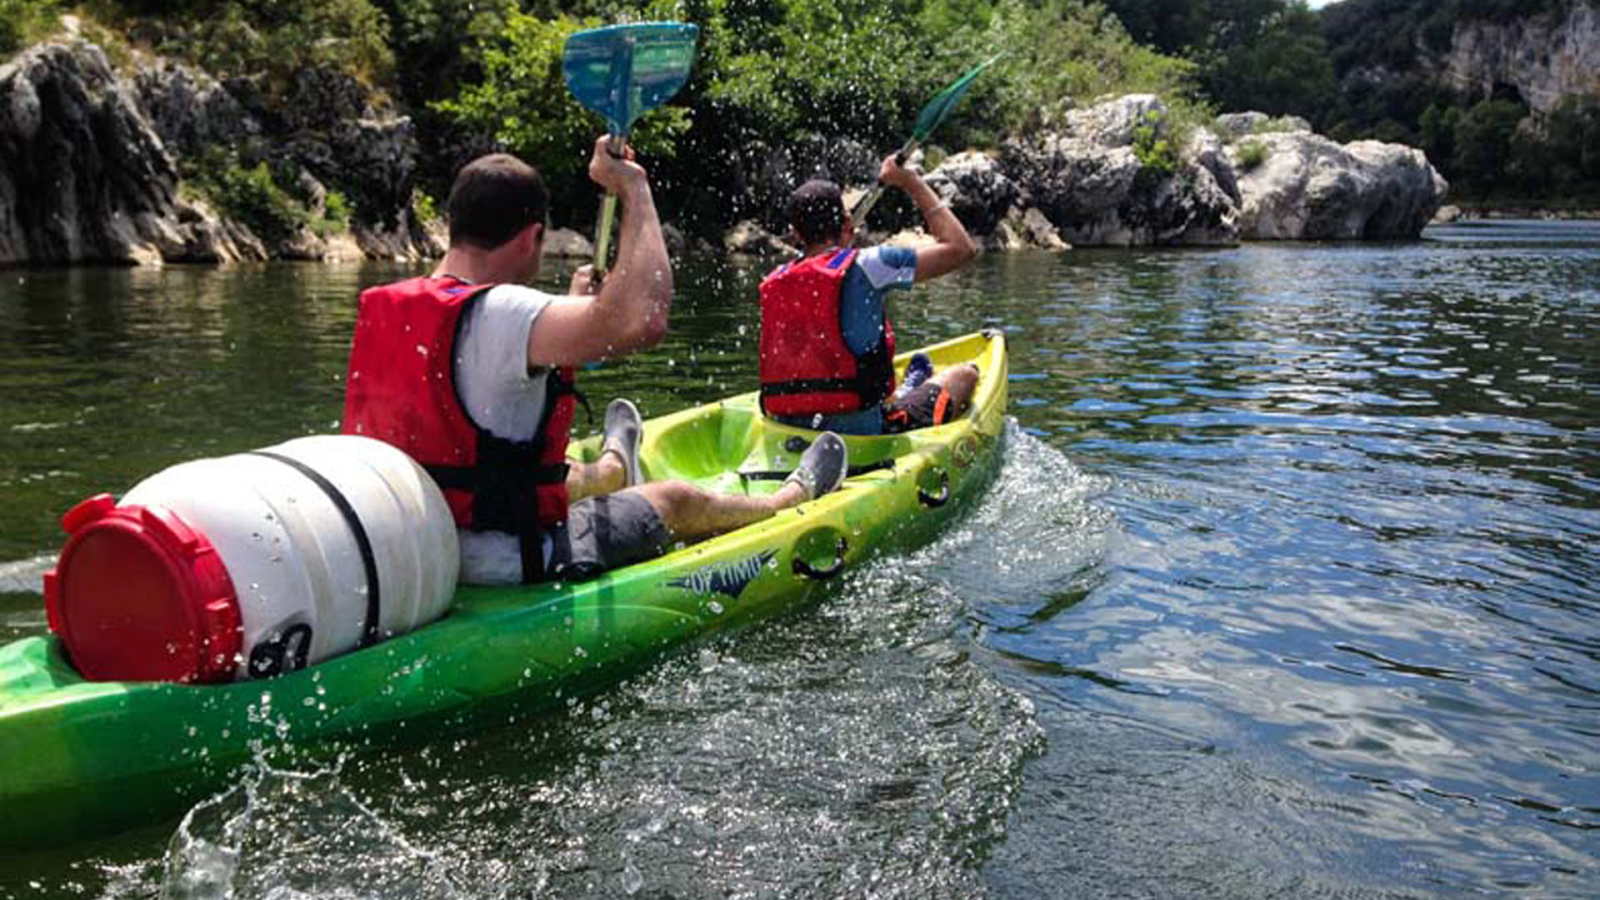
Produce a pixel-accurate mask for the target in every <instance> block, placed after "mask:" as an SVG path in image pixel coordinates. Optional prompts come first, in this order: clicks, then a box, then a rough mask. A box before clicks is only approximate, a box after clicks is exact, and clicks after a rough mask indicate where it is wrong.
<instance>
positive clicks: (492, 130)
mask: <svg viewBox="0 0 1600 900" xmlns="http://www.w3.org/2000/svg"><path fill="white" fill-rule="evenodd" d="M600 24H602V23H601V22H600V20H598V19H577V18H573V17H572V16H568V15H565V14H562V15H558V16H556V17H555V18H553V19H550V20H549V21H545V20H542V19H539V18H536V17H534V16H530V15H525V14H522V13H513V14H512V15H511V16H510V17H509V18H508V19H507V21H506V27H505V31H504V32H503V34H502V35H500V36H499V37H496V38H492V39H489V40H486V41H484V42H483V43H481V44H480V45H479V48H478V57H479V62H480V63H481V65H482V67H483V79H482V80H481V81H478V82H476V83H472V84H468V85H466V86H465V87H463V88H462V91H461V94H460V95H459V96H458V97H456V98H455V99H453V100H443V101H440V102H438V103H435V104H434V105H433V108H434V109H435V110H437V111H439V112H441V113H443V114H445V115H446V116H447V117H449V118H450V119H451V120H452V121H453V122H455V124H456V125H458V126H460V127H462V128H465V129H468V130H471V131H477V132H480V133H483V134H487V135H489V136H491V137H492V138H493V139H494V140H495V141H496V142H498V143H499V144H500V145H501V146H503V147H505V148H506V149H508V150H510V151H511V152H513V153H516V154H517V155H519V156H521V157H522V158H524V159H526V160H527V161H528V162H530V163H532V164H533V165H534V166H535V167H537V168H538V169H539V171H540V172H541V173H543V174H544V175H545V177H546V178H551V177H554V178H563V177H568V176H574V175H576V174H577V173H580V172H582V171H583V170H584V169H585V168H586V167H587V165H588V159H589V153H590V148H591V147H592V145H593V143H594V138H595V137H596V136H597V135H598V134H600V133H601V132H602V131H604V130H605V126H604V123H603V122H601V121H600V119H599V118H598V117H597V116H595V115H594V114H593V113H591V112H589V111H587V110H585V109H584V108H583V107H582V106H579V105H578V102H577V101H576V100H574V99H573V98H572V94H571V93H570V92H569V91H568V90H567V86H566V81H565V79H564V78H563V77H562V74H561V50H562V46H563V44H564V42H565V41H566V39H567V36H568V35H570V34H572V33H573V32H575V31H578V30H580V29H583V28H594V27H597V26H599V25H600ZM688 127H689V112H688V110H686V109H683V108H682V107H668V108H666V109H664V110H661V111H657V112H655V113H652V114H651V115H649V116H646V117H644V118H643V119H641V120H640V122H639V124H638V125H637V127H636V128H635V129H634V133H633V135H632V143H633V145H634V146H635V147H636V148H637V149H638V150H639V151H640V152H641V153H646V154H651V155H658V156H671V155H672V152H673V149H674V145H673V143H672V138H673V136H675V135H678V134H681V133H682V132H683V131H685V130H686V129H688Z"/></svg>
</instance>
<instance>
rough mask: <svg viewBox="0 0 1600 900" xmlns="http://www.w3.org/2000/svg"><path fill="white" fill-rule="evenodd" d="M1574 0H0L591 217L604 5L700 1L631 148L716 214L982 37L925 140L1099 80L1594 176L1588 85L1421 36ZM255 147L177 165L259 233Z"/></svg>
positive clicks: (1579, 188)
mask: <svg viewBox="0 0 1600 900" xmlns="http://www.w3.org/2000/svg"><path fill="white" fill-rule="evenodd" d="M1574 2H1582V0H1534V2H1531V3H1530V2H1526V0H1442V2H1439V3H1426V4H1424V3H1416V2H1407V0H1344V2H1342V3H1339V4H1335V5H1333V6H1331V7H1329V8H1328V9H1327V10H1324V11H1322V12H1320V13H1318V12H1313V11H1311V10H1310V9H1308V8H1307V6H1306V5H1305V3H1304V2H1303V0H1102V2H1093V0H834V2H829V3H817V2H814V0H637V2H630V0H478V2H475V3H470V4H467V3H459V2H456V0H194V2H190V3H184V4H171V3H166V2H161V0H82V2H78V3H73V2H71V0H0V53H9V52H11V51H14V50H16V49H18V48H19V47H21V46H23V45H25V44H26V43H27V42H29V41H33V40H37V39H39V38H41V37H42V36H44V35H45V34H47V33H48V32H49V31H50V30H51V29H52V28H54V27H57V26H56V25H55V24H54V23H56V22H57V20H58V18H59V15H60V14H61V13H63V12H73V13H76V14H78V15H79V16H80V17H82V18H84V19H85V20H86V21H87V22H89V23H91V24H94V25H96V26H97V28H96V30H94V31H92V32H91V33H92V34H93V35H96V36H102V35H103V36H106V37H107V38H108V39H114V40H118V41H121V42H124V44H125V46H124V47H122V48H121V52H120V55H119V52H118V50H117V48H112V52H113V58H114V59H117V58H129V57H137V56H138V53H139V51H148V52H150V53H154V54H160V55H164V56H170V57H175V58H179V59H182V60H185V61H188V62H190V63H193V64H195V65H197V66H198V67H200V68H202V69H204V70H205V71H206V72H209V73H211V74H212V75H214V76H216V77H217V78H219V79H221V80H222V81H223V82H224V84H225V85H226V86H227V89H228V91H229V92H230V93H232V94H234V95H235V96H237V97H239V98H240V101H241V102H242V103H244V104H245V106H246V107H247V108H248V109H249V110H250V111H251V112H252V113H253V114H256V115H257V117H258V118H261V119H263V121H264V122H266V125H267V127H268V128H269V130H293V129H294V128H295V127H298V126H297V125H296V117H295V115H294V108H295V107H296V105H304V104H305V103H306V102H307V97H306V94H305V91H304V85H303V81H304V73H306V72H324V73H333V74H334V75H337V76H341V77H346V78H347V79H351V80H353V81H354V82H355V83H358V84H359V85H361V86H362V89H363V90H365V91H366V92H367V100H366V101H365V102H367V103H369V104H371V105H372V106H373V107H374V108H387V109H390V110H394V111H397V112H401V113H404V114H406V115H409V116H411V117H412V118H413V120H414V121H415V123H416V129H415V139H416V141H417V144H418V145H419V146H420V148H421V158H420V161H419V168H418V171H417V173H416V174H417V176H418V180H419V184H418V187H419V188H420V192H419V193H418V194H417V196H418V197H420V198H422V202H423V205H425V206H426V205H428V203H429V202H430V201H428V200H427V198H429V197H440V196H443V195H444V193H445V191H446V190H447V187H448V179H449V176H450V174H451V173H452V172H453V171H454V169H455V168H456V167H457V166H458V165H459V164H460V163H461V162H463V161H464V160H465V159H467V158H469V157H470V156H472V155H475V154H477V153H480V152H482V151H484V150H486V149H489V148H491V147H496V146H500V147H506V148H509V149H512V150H515V151H516V152H519V153H521V154H523V155H525V156H527V157H528V158H530V159H531V160H532V161H534V162H535V163H537V164H538V165H539V166H540V167H541V169H543V170H544V171H545V172H546V174H547V175H548V176H549V180H550V182H551V187H552V189H553V190H554V192H555V193H556V195H557V208H558V209H559V210H578V209H579V207H582V210H581V211H578V212H576V214H577V215H578V216H580V217H586V216H587V215H588V206H589V205H590V204H588V203H587V202H583V201H585V198H589V197H591V196H592V190H591V189H590V186H589V185H588V184H587V183H586V179H585V178H584V175H583V171H582V169H583V162H584V153H585V152H586V149H587V146H588V142H589V140H590V139H591V137H592V135H593V134H594V133H596V132H597V131H598V130H599V123H598V122H597V121H596V120H594V118H593V117H592V116H591V115H589V114H588V113H586V112H584V111H583V110H581V109H579V108H578V107H577V106H576V104H575V103H573V101H572V100H571V99H570V97H569V96H568V95H567V92H566V90H565V88H564V86H563V84H562V81H561V74H560V65H559V61H560V52H561V46H562V41H563V40H564V39H565V37H566V35H568V34H570V33H571V32H572V31H574V30H577V29H579V28H583V27H589V26H592V25H595V24H599V23H601V22H609V21H621V20H628V19H650V18H678V19H685V20H689V21H694V22H696V23H699V24H700V26H701V29H702V32H701V43H700V52H699V57H698V60H697V63H696V66H695V70H694V76H693V78H692V80H691V81H690V83H689V84H688V85H687V86H686V88H685V89H684V90H683V91H682V92H681V94H680V95H679V96H678V97H677V98H676V99H675V100H674V101H673V103H672V105H671V106H669V107H668V108H667V109H665V110H663V111H661V112H658V113H656V114H654V115H652V116H650V117H648V118H647V119H646V120H645V121H644V122H643V123H641V127H640V129H639V131H638V133H637V135H636V145H637V147H638V149H639V151H640V153H641V154H642V155H643V157H644V158H645V160H646V161H647V162H648V164H649V165H650V166H651V168H652V171H653V172H654V173H655V174H656V176H657V181H658V185H659V189H660V192H661V193H662V195H663V197H664V200H665V202H666V203H668V204H670V205H671V206H672V207H673V209H674V213H675V217H676V218H677V219H678V220H679V221H680V222H681V223H682V224H684V225H687V226H689V227H691V228H696V229H699V230H702V231H707V232H709V231H713V230H715V229H717V228H719V227H723V226H726V225H727V224H729V223H730V222H731V221H733V220H734V219H736V218H738V217H741V216H744V215H747V214H748V213H749V210H746V209H741V208H740V204H741V203H746V202H748V197H749V193H748V191H745V190H743V185H744V183H746V182H748V181H750V180H751V179H754V178H756V177H758V175H759V173H760V171H761V170H762V168H763V166H765V165H766V164H767V162H768V160H769V158H770V155H771V154H772V153H774V152H775V151H778V150H781V149H782V148H785V147H790V146H795V145H797V144H798V143H802V142H806V141H812V142H815V141H816V140H818V139H821V140H822V141H824V142H827V141H834V140H845V139H848V140H849V141H853V142H856V143H857V144H859V145H861V146H864V147H868V148H874V149H875V150H877V151H886V150H888V149H889V148H891V147H893V146H894V145H896V144H897V143H898V142H899V141H900V140H901V139H902V137H903V133H904V131H905V129H906V128H907V126H908V124H909V122H910V121H911V120H912V119H913V117H914V116H915V114H916V110H917V109H918V107H920V105H921V104H922V103H923V102H924V101H925V100H926V99H927V98H928V97H929V96H931V95H932V94H933V93H934V92H936V91H937V90H938V88H939V87H940V86H942V85H943V84H944V83H946V82H947V81H948V80H949V79H951V78H952V77H954V75H955V74H957V73H958V72H960V71H961V70H963V69H964V68H966V67H967V66H969V65H971V64H972V63H974V62H976V61H977V60H979V59H981V58H983V57H984V56H986V55H988V54H989V53H992V52H996V51H1000V50H1004V51H1006V53H1007V58H1006V61H1005V62H1004V63H1003V64H1002V65H1001V66H1000V67H997V68H996V70H995V71H994V72H993V73H992V74H991V75H986V76H985V77H984V78H983V79H981V80H980V81H979V82H978V83H977V85H976V87H975V88H974V90H973V92H972V94H971V95H970V98H969V100H968V101H967V103H966V104H965V105H964V106H963V107H962V108H961V110H960V111H959V112H958V113H957V115H956V116H955V117H953V118H952V119H951V120H950V121H949V122H948V123H946V124H945V125H944V126H943V127H942V128H941V131H940V133H939V134H938V135H937V137H936V142H937V143H940V144H944V145H947V146H951V147H953V148H959V147H961V146H965V145H968V144H976V145H980V146H993V145H995V144H996V143H998V142H999V141H1000V140H1001V139H1003V138H1004V137H1006V136H1009V135H1016V134H1026V133H1030V132H1033V131H1036V130H1038V129H1040V128H1048V127H1050V126H1052V125H1055V124H1057V123H1059V121H1061V117H1062V115H1063V114H1064V113H1065V112H1066V111H1067V110H1069V109H1071V108H1073V107H1074V106H1076V105H1081V104H1083V103H1085V102H1087V101H1089V100H1091V99H1093V98H1096V97H1100V96H1103V95H1106V94H1114V93H1129V92H1140V93H1146V92H1148V93H1156V94H1159V95H1162V96H1163V97H1164V98H1165V99H1166V100H1167V102H1168V106H1169V107H1170V108H1171V109H1172V111H1173V112H1172V117H1173V120H1174V121H1173V123H1170V124H1174V125H1176V126H1177V129H1176V130H1174V129H1172V128H1166V129H1164V130H1163V132H1162V134H1161V135H1159V136H1158V135H1156V131H1155V129H1153V128H1152V129H1148V130H1149V134H1147V135H1145V137H1147V138H1149V140H1147V141H1146V142H1145V143H1146V144H1148V146H1145V145H1141V147H1142V152H1143V154H1144V155H1145V156H1148V157H1150V158H1151V159H1152V160H1154V161H1155V162H1157V163H1160V162H1165V161H1168V157H1171V156H1173V155H1174V154H1175V152H1176V149H1175V148H1176V147H1178V146H1181V144H1182V138H1183V133H1182V128H1183V127H1184V126H1185V125H1187V124H1193V123H1195V122H1198V121H1201V120H1203V119H1204V118H1205V117H1206V116H1208V115H1209V113H1210V111H1211V110H1242V109H1256V110H1261V111H1264V112H1266V113H1269V114H1272V115H1289V114H1294V115H1299V116H1303V117H1305V118H1307V119H1309V120H1310V121H1311V122H1312V123H1313V124H1314V125H1316V126H1317V127H1318V128H1319V129H1320V130H1323V131H1325V132H1327V133H1329V134H1331V135H1332V136H1334V137H1336V138H1339V139H1351V138H1356V137H1377V138H1380V139H1385V140H1398V141H1403V142H1406V143H1410V144H1413V145H1417V146H1421V147H1423V148H1424V149H1425V150H1426V151H1427V152H1428V154H1429V156H1430V158H1431V159H1432V160H1433V162H1434V163H1435V164H1436V165H1438V166H1439V167H1440V169H1441V170H1443V171H1444V172H1445V174H1446V175H1447V177H1449V178H1451V179H1452V181H1454V182H1455V183H1456V184H1457V186H1458V188H1459V189H1460V190H1463V191H1465V192H1466V193H1467V194H1469V195H1473V194H1476V195H1485V194H1489V193H1491V192H1493V191H1501V192H1507V191H1509V192H1512V193H1518V194H1522V195H1525V196H1549V195H1554V194H1562V195H1565V196H1573V195H1580V196H1581V195H1584V194H1586V193H1587V194H1600V100H1597V99H1596V98H1592V97H1590V98H1574V99H1571V100H1569V101H1568V102H1567V103H1566V104H1564V105H1563V106H1561V107H1559V108H1557V109H1556V110H1554V111H1552V112H1550V113H1549V114H1546V115H1541V116H1538V117H1536V118H1535V119H1533V120H1531V121H1530V120H1529V111H1528V108H1527V105H1526V103H1525V102H1524V101H1523V100H1522V98H1520V97H1518V96H1516V95H1515V93H1514V92H1508V91H1506V90H1504V89H1501V90H1498V91H1493V92H1491V93H1490V94H1489V95H1487V96H1464V95H1456V94H1453V93H1451V92H1450V91H1449V90H1448V89H1447V88H1446V87H1444V86H1443V85H1442V83H1441V82H1440V81H1439V80H1438V78H1437V75H1436V73H1435V72H1434V71H1433V70H1432V69H1430V68H1428V66H1426V65H1425V64H1423V63H1422V62H1419V60H1418V53H1417V48H1418V47H1428V48H1434V49H1435V50H1436V51H1439V52H1442V50H1441V49H1440V48H1448V46H1449V45H1450V42H1451V39H1452V38H1451V35H1452V34H1453V31H1452V29H1453V28H1455V27H1456V26H1457V23H1459V22H1460V21H1462V20H1463V19H1479V20H1489V21H1498V20H1504V19H1507V18H1510V17H1522V16H1527V15H1530V14H1532V13H1533V12H1537V11H1556V12H1559V11H1560V10H1561V9H1564V8H1565V7H1566V6H1567V5H1569V4H1571V3H1574ZM113 36H114V37H113ZM275 111H276V112H275ZM285 111H287V112H285ZM279 126H282V128H281V129H279ZM217 159H220V157H218V158H217ZM213 161H215V160H213ZM263 161H266V162H268V164H269V165H268V167H267V168H266V169H265V170H263V169H261V168H260V164H261V163H262V162H263ZM272 165H273V164H272V161H271V160H264V159H263V158H262V154H260V153H258V152H255V151H252V150H251V149H250V148H243V150H242V151H241V150H240V148H233V151H232V155H230V156H228V158H227V159H226V160H222V161H221V162H219V163H218V164H217V165H214V166H209V167H208V166H206V165H205V164H204V161H203V160H202V161H195V160H187V161H182V163H181V166H182V168H183V169H184V171H185V175H186V176H187V177H190V178H191V180H194V181H196V182H197V183H200V184H199V185H198V186H200V187H202V188H203V189H205V190H207V191H209V192H210V193H211V195H212V196H213V197H215V198H217V199H219V200H220V201H221V202H222V203H223V205H225V206H229V207H235V208H240V209H250V210H254V211H255V213H257V214H258V215H257V218H258V219H260V220H262V221H264V222H266V223H267V227H268V229H269V230H270V229H271V228H273V227H275V225H283V226H285V227H288V226H289V225H292V224H294V220H296V218H297V214H296V213H295V212H294V210H293V209H292V207H293V205H294V204H295V203H297V202H298V201H297V199H296V197H295V196H294V193H295V188H294V184H293V178H292V177H290V176H291V174H292V173H288V172H278V171H276V170H274V169H273V167H272ZM263 171H264V172H265V173H266V174H265V175H263V174H262V173H263ZM332 186H334V187H338V188H341V189H345V190H346V192H347V195H348V196H349V197H350V198H351V199H352V201H353V202H354V206H355V209H356V211H357V213H358V214H359V213H360V212H361V211H362V210H367V211H368V212H370V211H371V210H370V207H371V206H372V204H371V202H370V201H369V200H368V196H367V195H368V194H370V193H371V192H370V191H363V190H361V189H360V188H359V187H358V186H346V185H332ZM308 214H309V211H308Z"/></svg>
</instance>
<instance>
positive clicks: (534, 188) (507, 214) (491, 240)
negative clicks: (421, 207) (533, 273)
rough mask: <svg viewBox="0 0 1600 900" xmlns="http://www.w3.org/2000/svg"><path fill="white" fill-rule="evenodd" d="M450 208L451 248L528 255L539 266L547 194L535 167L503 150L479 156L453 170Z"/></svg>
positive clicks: (548, 210)
mask: <svg viewBox="0 0 1600 900" xmlns="http://www.w3.org/2000/svg"><path fill="white" fill-rule="evenodd" d="M448 208H449V215H450V246H451V247H452V248H455V247H463V248H471V249H474V250H479V251H485V252H487V251H501V250H505V251H507V252H511V251H514V252H516V253H517V254H518V255H519V256H521V255H525V254H531V256H532V259H531V260H529V261H528V263H527V264H528V265H529V266H530V267H531V268H532V269H534V270H537V268H538V256H539V250H540V249H542V245H543V240H544V225H545V217H546V216H547V215H548V214H549V212H550V193H549V191H546V190H545V187H544V179H542V178H540V177H539V173H538V171H537V170H535V169H534V168H533V166H530V165H528V164H527V163H525V162H523V161H522V160H520V159H517V158H516V157H515V156H511V155H509V154H506V153H492V154H490V155H488V156H480V157H478V158H477V159H475V160H473V161H472V162H470V163H468V164H467V165H466V166H464V167H462V169H461V171H460V172H457V173H456V180H455V184H453V185H452V186H451V187H450V200H449V204H448ZM530 226H537V227H533V228H531V230H530ZM513 242H517V243H515V244H513Z"/></svg>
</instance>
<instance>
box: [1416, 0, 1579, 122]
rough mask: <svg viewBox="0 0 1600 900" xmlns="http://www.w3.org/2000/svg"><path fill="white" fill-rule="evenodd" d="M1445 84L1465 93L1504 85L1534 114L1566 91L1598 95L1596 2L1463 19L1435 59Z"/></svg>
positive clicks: (1487, 92)
mask: <svg viewBox="0 0 1600 900" xmlns="http://www.w3.org/2000/svg"><path fill="white" fill-rule="evenodd" d="M1437 65H1438V67H1439V69H1440V72H1441V76H1442V78H1443V80H1444V81H1445V83H1447V84H1449V85H1450V86H1451V87H1452V88H1455V89H1456V90H1457V91H1460V92H1462V93H1464V94H1467V95H1469V96H1479V97H1486V96H1489V95H1490V94H1491V93H1492V92H1493V91H1494V89H1495V88H1496V87H1497V86H1498V85H1510V86H1511V87H1514V88H1515V89H1516V90H1517V93H1518V94H1520V95H1521V96H1522V100H1523V102H1524V103H1526V104H1527V105H1528V108H1529V109H1531V110H1533V111H1534V112H1536V113H1548V112H1550V111H1551V110H1553V109H1555V107H1556V105H1557V104H1558V103H1560V102H1561V99H1562V98H1563V97H1566V96H1568V95H1571V94H1600V3H1597V2H1592V0H1578V2H1574V3H1572V4H1570V5H1568V6H1567V7H1566V8H1565V9H1557V10H1554V11H1549V12H1542V13H1539V14H1537V15H1532V16H1527V17H1524V18H1518V19H1511V20H1505V21H1497V20H1490V19H1468V20H1464V21H1461V22H1458V23H1457V24H1456V26H1455V30H1454V31H1453V33H1452V34H1451V39H1450V51H1449V53H1448V54H1446V55H1445V57H1444V58H1443V60H1441V61H1439V62H1438V63H1437Z"/></svg>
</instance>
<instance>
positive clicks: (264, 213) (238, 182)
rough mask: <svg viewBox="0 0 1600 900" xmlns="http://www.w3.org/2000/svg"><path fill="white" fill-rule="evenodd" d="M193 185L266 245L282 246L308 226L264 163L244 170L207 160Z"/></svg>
mask: <svg viewBox="0 0 1600 900" xmlns="http://www.w3.org/2000/svg"><path fill="white" fill-rule="evenodd" d="M195 182H196V183H195V186H196V188H198V189H199V190H200V192H201V193H203V194H205V195H206V196H208V197H210V198H211V200H212V201H213V202H215V203H216V204H217V207H218V208H219V209H220V210H222V212H223V213H225V214H226V215H228V216H230V217H232V218H235V219H238V220H239V221H241V222H243V223H244V224H245V225H247V226H249V228H250V230H251V231H253V232H255V233H256V235H257V236H259V237H260V238H261V239H262V240H264V241H266V242H268V243H269V244H277V243H282V242H283V241H285V240H288V239H289V238H291V237H293V236H294V235H295V234H296V233H297V232H299V231H300V229H301V228H304V227H306V226H307V225H309V224H310V219H311V217H310V214H309V213H307V212H306V209H305V207H303V206H301V205H300V204H299V203H297V202H296V201H295V200H294V198H293V197H291V196H290V195H289V193H288V192H287V191H285V190H284V189H283V188H281V187H279V186H278V183H277V182H276V181H275V180H274V179H273V177H272V171H271V170H270V169H268V168H267V164H266V163H265V162H260V163H257V164H256V165H255V166H254V167H251V168H247V167H245V166H241V165H240V164H239V163H238V161H237V160H234V159H224V158H222V157H216V158H213V159H212V160H210V167H209V171H208V172H205V173H204V174H200V175H199V176H197V177H196V179H195ZM335 193H336V192H329V195H328V196H329V197H330V198H331V197H333V196H334V195H335ZM341 200H342V198H341Z"/></svg>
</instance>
